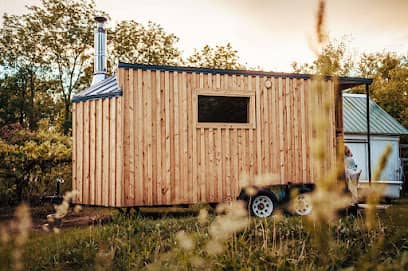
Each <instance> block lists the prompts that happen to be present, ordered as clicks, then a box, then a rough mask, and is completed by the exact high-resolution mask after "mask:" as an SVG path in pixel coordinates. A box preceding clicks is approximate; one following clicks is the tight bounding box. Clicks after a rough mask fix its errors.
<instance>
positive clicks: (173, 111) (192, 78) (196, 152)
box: [74, 68, 336, 206]
mask: <svg viewBox="0 0 408 271" xmlns="http://www.w3.org/2000/svg"><path fill="white" fill-rule="evenodd" d="M266 80H270V81H271V83H272V86H271V87H270V88H266V87H265V81H266ZM119 84H120V86H121V88H122V89H123V92H124V93H123V102H122V106H123V107H122V108H123V112H120V110H119V109H118V108H120V98H115V99H111V100H103V103H104V106H102V105H101V103H102V101H99V100H98V101H93V102H89V103H90V104H91V103H96V104H98V103H99V104H98V105H97V106H96V107H97V108H102V109H103V110H104V111H103V113H99V114H103V116H105V117H104V118H108V115H106V114H108V113H106V110H107V109H109V112H114V110H113V111H112V104H115V105H116V109H115V110H116V112H117V115H116V118H120V113H123V114H122V118H123V159H122V160H121V157H119V155H120V153H121V152H122V150H119V149H120V147H118V148H117V149H116V154H115V155H116V156H115V157H116V159H113V160H114V161H111V160H110V159H108V158H106V157H102V158H101V157H100V156H98V155H100V154H99V152H96V155H97V156H98V158H100V159H101V160H99V159H95V160H96V161H103V165H102V166H101V167H100V165H98V164H97V165H94V166H93V167H95V170H96V172H99V174H100V175H98V176H96V179H98V178H101V179H102V180H103V182H102V188H100V189H102V190H103V189H105V188H106V187H107V186H109V187H110V185H112V183H111V182H109V184H108V183H105V182H106V181H108V180H109V178H108V175H107V174H108V173H109V172H110V174H113V175H114V176H115V177H116V180H120V177H118V176H121V175H120V174H121V173H120V172H119V171H120V169H121V166H122V165H123V183H121V184H119V183H117V182H116V185H118V186H117V187H115V189H116V190H115V193H119V195H120V197H117V198H115V200H118V201H116V202H115V203H114V202H112V201H111V200H112V198H111V197H109V196H106V194H104V195H105V196H104V197H103V199H99V200H98V199H97V200H96V201H85V200H84V198H85V199H87V198H88V196H85V193H83V199H82V200H83V203H86V202H91V203H94V202H95V204H98V205H99V204H101V203H102V204H101V205H106V204H116V205H117V204H118V202H121V200H123V204H124V205H127V206H138V205H139V206H141V205H165V204H177V203H197V202H220V201H226V200H230V199H235V198H236V196H237V195H238V193H239V189H240V187H239V179H240V176H242V174H243V173H246V174H248V175H249V176H251V177H253V176H255V175H258V174H265V173H276V174H277V175H278V176H279V178H278V179H279V181H278V182H277V183H276V182H275V184H278V183H286V182H288V181H291V182H295V183H309V182H312V181H313V180H314V179H315V178H316V174H318V172H321V171H322V170H328V169H329V168H332V167H334V166H335V160H336V159H335V156H336V148H335V147H336V136H335V135H336V130H335V122H336V118H335V110H334V99H335V98H334V97H335V95H334V93H335V87H334V84H333V83H332V82H331V81H326V84H325V85H326V87H327V89H326V91H324V93H323V94H321V95H316V94H315V92H312V91H311V86H312V83H311V80H306V79H290V78H274V77H259V76H243V75H220V74H203V73H201V74H200V73H185V72H172V71H150V70H147V71H144V70H136V69H124V68H120V69H119ZM197 89H211V90H215V91H218V90H219V91H228V90H233V91H235V92H236V91H238V92H242V93H246V92H255V114H256V116H255V118H256V119H255V121H256V127H255V129H252V128H219V127H216V126H214V128H211V127H210V128H196V127H195V121H196V118H197V117H196V112H195V108H193V104H194V99H195V96H194V91H195V90H197ZM325 101H330V103H329V106H330V113H329V114H328V116H325V117H327V121H328V122H329V128H328V131H327V138H326V139H325V150H326V152H327V154H328V157H329V158H328V159H327V160H326V162H325V163H320V164H319V166H318V168H317V169H316V167H314V166H313V163H314V161H313V159H312V154H311V139H312V137H313V136H314V134H315V132H316V131H314V128H313V127H314V124H313V123H312V111H313V110H316V112H323V104H324V103H325ZM87 103H88V102H86V103H82V104H83V105H81V103H79V104H77V105H76V106H75V108H74V110H75V111H76V114H77V117H76V127H77V128H76V131H75V132H74V134H75V135H76V136H77V138H82V137H83V134H87V130H86V128H84V129H85V130H84V131H82V130H81V131H80V128H79V126H80V125H79V124H80V123H82V114H85V115H86V114H87V113H86V112H87V111H85V107H86V106H87V105H86V104H87ZM108 103H109V104H108ZM82 107H84V108H82ZM91 108H92V106H91ZM118 110H119V111H118ZM97 112H99V111H97ZM109 116H110V118H112V116H113V114H109ZM86 125H87V124H86V123H85V126H86ZM103 127H105V126H103ZM90 129H91V130H92V128H90ZM99 131H100V130H99V129H97V132H96V133H97V138H98V135H100V132H99ZM110 131H111V130H109V132H106V131H105V130H103V132H104V133H107V137H109V135H110V133H111V132H110ZM117 131H119V130H117ZM119 134H120V133H119ZM119 134H118V133H117V134H116V138H115V139H114V140H120V139H119ZM86 138H87V137H86V136H85V137H84V145H86V142H87V141H86V140H91V143H92V138H93V135H90V138H89V139H86ZM111 140H112V139H111V137H109V139H106V141H105V137H103V142H100V140H99V141H98V142H99V143H101V144H97V145H98V146H99V145H101V146H103V148H104V150H105V149H106V150H109V148H110V147H109V146H112V144H113V142H112V141H111ZM117 142H119V141H117ZM91 146H92V144H91ZM91 149H92V147H91ZM76 153H77V154H78V153H81V152H79V151H78V150H77V151H76ZM83 155H84V156H83V158H84V161H87V160H86V157H88V156H87V155H92V152H90V154H87V153H86V152H84V154H83ZM77 159H78V161H79V159H82V158H79V157H77ZM112 162H116V164H115V165H113V164H112ZM108 166H109V167H111V168H115V169H116V170H117V171H116V173H112V172H113V170H106V169H105V168H106V167H108ZM79 167H80V166H79ZM102 167H103V168H104V170H101V168H102ZM87 168H88V165H85V166H84V172H87ZM105 170H106V171H105ZM82 174H83V173H82ZM115 174H116V175H115ZM77 176H78V178H77V179H80V177H79V173H77ZM84 180H85V179H84ZM87 182H88V181H84V185H83V187H84V188H85V189H88V188H87V185H85V184H86V183H87ZM91 182H92V181H91ZM120 185H122V187H123V189H124V194H120V192H118V187H120ZM98 191H99V190H98ZM104 191H105V190H104ZM95 193H96V192H95ZM117 195H118V194H117ZM105 197H106V198H105Z"/></svg>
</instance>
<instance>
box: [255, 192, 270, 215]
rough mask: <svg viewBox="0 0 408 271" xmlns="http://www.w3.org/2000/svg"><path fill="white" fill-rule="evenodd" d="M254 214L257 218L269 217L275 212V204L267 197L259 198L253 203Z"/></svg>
mask: <svg viewBox="0 0 408 271" xmlns="http://www.w3.org/2000/svg"><path fill="white" fill-rule="evenodd" d="M251 208H252V212H253V213H254V214H255V216H257V217H268V216H270V215H271V214H272V212H273V202H272V200H271V198H269V197H267V196H257V197H255V198H254V200H253V201H252V206H251Z"/></svg>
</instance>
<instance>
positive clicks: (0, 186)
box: [0, 120, 72, 205]
mask: <svg viewBox="0 0 408 271" xmlns="http://www.w3.org/2000/svg"><path fill="white" fill-rule="evenodd" d="M71 146H72V141H71V138H70V137H68V136H65V135H63V134H61V133H59V132H57V131H56V129H54V128H53V127H50V126H49V123H48V121H47V120H43V121H40V122H39V128H38V130H37V131H29V130H27V129H24V128H22V127H21V126H19V125H10V126H6V127H4V128H2V129H1V131H0V160H1V161H2V162H1V167H0V204H7V205H14V204H16V203H18V202H21V201H29V202H33V201H34V202H36V201H38V199H39V198H40V197H41V196H43V195H45V194H53V193H54V192H55V179H56V178H58V177H59V178H63V179H64V180H65V181H66V182H65V183H64V185H63V188H62V190H66V189H65V188H68V189H69V188H70V186H71V162H72V161H71V159H72V158H71Z"/></svg>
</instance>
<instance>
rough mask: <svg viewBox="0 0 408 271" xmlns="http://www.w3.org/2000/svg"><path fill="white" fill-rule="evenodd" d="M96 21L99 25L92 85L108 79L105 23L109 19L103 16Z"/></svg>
mask: <svg viewBox="0 0 408 271" xmlns="http://www.w3.org/2000/svg"><path fill="white" fill-rule="evenodd" d="M95 21H96V22H97V25H96V28H95V31H94V48H95V59H94V76H93V79H92V85H94V84H96V83H98V82H100V81H102V80H104V79H105V78H106V77H107V68H106V66H107V65H106V30H105V22H106V21H107V19H106V18H105V17H103V16H96V17H95Z"/></svg>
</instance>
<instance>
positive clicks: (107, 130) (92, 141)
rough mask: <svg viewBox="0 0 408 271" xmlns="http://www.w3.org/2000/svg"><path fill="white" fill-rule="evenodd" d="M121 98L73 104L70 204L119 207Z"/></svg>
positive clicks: (120, 189) (121, 165) (122, 200)
mask: <svg viewBox="0 0 408 271" xmlns="http://www.w3.org/2000/svg"><path fill="white" fill-rule="evenodd" d="M122 110H123V106H122V97H115V98H110V99H109V98H108V99H98V100H89V101H84V102H78V103H73V108H72V116H73V121H72V122H73V125H72V126H73V131H72V136H73V142H74V144H73V150H72V151H73V157H72V158H73V161H72V162H73V184H72V186H73V190H75V191H77V192H78V194H77V195H76V197H75V198H74V202H76V203H81V204H89V205H99V206H123V205H124V187H123V176H122V173H123V128H122V127H123V126H122V125H123V123H122V121H123V117H122V116H123V114H122Z"/></svg>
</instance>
